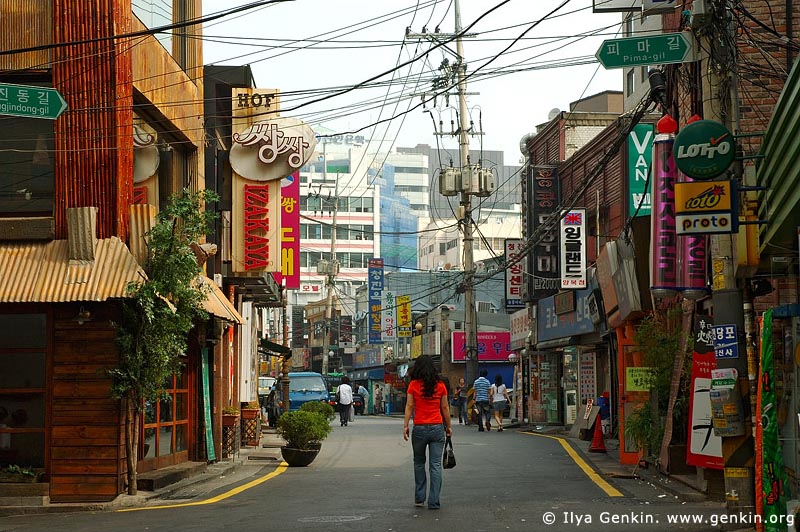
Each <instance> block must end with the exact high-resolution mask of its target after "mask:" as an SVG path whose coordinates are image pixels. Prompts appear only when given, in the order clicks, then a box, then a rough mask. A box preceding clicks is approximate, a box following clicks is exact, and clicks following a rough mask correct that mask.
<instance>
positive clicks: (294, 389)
mask: <svg viewBox="0 0 800 532" xmlns="http://www.w3.org/2000/svg"><path fill="white" fill-rule="evenodd" d="M275 396H276V397H277V398H278V400H277V401H271V402H270V405H269V406H268V407H267V417H268V419H269V425H270V426H271V427H274V426H275V423H276V422H277V420H278V417H279V416H280V414H281V412H283V408H284V404H285V401H284V398H283V384H282V382H281V381H280V379H279V380H278V382H276V383H275ZM329 399H330V396H329V395H328V389H327V388H326V386H325V380H324V379H323V377H322V374H321V373H315V372H313V371H297V372H291V373H289V408H288V410H289V411H293V410H300V407H301V406H302V405H303V404H304V403H308V402H310V401H321V402H325V403H327V402H328V401H329Z"/></svg>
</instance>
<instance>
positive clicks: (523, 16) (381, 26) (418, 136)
mask: <svg viewBox="0 0 800 532" xmlns="http://www.w3.org/2000/svg"><path fill="white" fill-rule="evenodd" d="M247 3H250V0H233V1H232V0H203V14H204V15H209V14H212V13H216V12H218V11H222V10H225V9H230V8H232V7H236V6H241V5H245V4H247ZM500 4H503V5H502V6H500V7H497V9H495V10H494V11H492V12H491V13H489V14H487V15H486V16H485V17H483V18H482V19H481V20H479V21H478V22H477V23H476V24H475V25H474V26H473V27H472V28H471V29H470V30H469V32H470V33H475V34H477V35H476V36H475V37H474V38H468V39H464V56H465V58H466V62H467V75H468V76H471V77H470V78H469V79H468V82H467V83H468V87H467V90H468V92H469V93H471V94H470V95H469V96H468V109H469V115H470V118H471V120H472V122H473V124H474V128H475V129H476V130H481V129H482V131H483V132H484V133H485V135H484V136H483V137H482V138H481V137H479V136H474V137H472V138H471V139H470V147H471V148H473V149H477V148H479V147H480V145H481V142H482V143H483V147H484V148H485V149H493V150H502V151H504V152H505V154H506V164H516V163H517V162H518V160H519V157H520V153H519V141H520V138H521V137H522V136H523V135H525V134H526V133H528V132H530V131H532V130H534V129H535V126H536V125H538V124H542V123H544V122H547V115H548V112H549V111H550V110H551V109H553V108H559V109H561V110H566V109H568V108H569V104H570V102H573V101H575V100H578V99H580V98H582V97H586V96H590V95H592V94H595V93H598V92H602V91H604V90H621V89H622V71H620V70H608V71H607V70H605V69H604V68H603V67H602V66H599V65H598V64H597V63H596V62H595V59H594V54H595V52H596V51H597V49H598V48H599V47H600V43H601V42H602V41H603V40H604V39H610V38H614V37H615V36H616V37H619V36H620V35H618V34H617V32H618V30H619V23H620V20H621V16H620V14H619V13H611V14H595V13H592V7H591V5H592V1H591V0H566V1H565V0H509V1H507V2H506V3H503V1H502V0H460V8H461V26H462V28H464V29H466V28H467V27H469V26H470V25H471V24H473V23H474V22H475V21H476V20H478V19H479V18H480V17H482V16H483V15H484V13H486V12H488V11H490V10H492V9H493V8H495V6H499V5H500ZM562 5H563V7H560V9H559V6H562ZM554 10H556V11H555V13H554V14H553V15H550V16H549V17H548V16H547V15H548V13H550V12H551V11H554ZM543 19H544V20H543ZM540 20H541V22H540V23H539V24H538V25H535V26H534V24H536V22H537V21H540ZM437 26H439V30H440V32H441V33H450V34H452V33H453V32H454V30H455V15H454V2H453V0H419V1H416V0H415V1H412V0H295V1H292V2H286V3H280V4H275V5H270V6H265V7H260V8H256V9H253V10H251V11H246V12H243V13H240V14H237V15H233V16H231V17H230V18H228V19H223V20H221V21H214V22H212V23H209V24H207V25H206V26H205V27H204V29H203V31H204V37H205V42H204V55H205V57H204V62H205V63H206V64H222V65H244V64H250V65H251V67H252V69H253V74H254V77H255V81H256V85H257V87H260V88H278V89H280V90H281V91H282V93H284V96H283V101H282V110H283V113H282V114H283V115H284V116H295V117H297V118H300V119H302V120H305V121H306V122H308V123H309V124H310V125H311V126H312V128H313V127H315V126H318V125H322V126H325V127H326V128H329V129H332V130H335V131H337V132H353V131H356V130H360V131H359V132H358V134H359V135H364V136H365V138H367V139H372V143H373V145H374V146H375V147H376V148H377V147H378V145H379V144H380V143H381V142H382V145H381V149H382V151H386V150H389V149H390V148H391V147H392V146H414V145H416V144H417V143H427V144H430V145H432V146H436V142H437V137H436V136H435V135H434V122H436V124H437V128H438V127H439V126H438V124H439V121H440V120H441V121H442V123H443V127H444V130H445V132H449V131H451V120H452V121H453V122H454V123H455V124H456V125H457V117H456V110H457V109H458V101H457V98H456V97H455V96H452V97H450V99H449V102H447V101H445V98H443V97H440V98H438V99H437V105H436V107H435V108H433V105H432V104H428V105H427V106H426V107H427V109H425V110H423V108H422V107H421V106H420V107H418V108H416V109H413V110H411V111H410V112H408V113H406V111H408V110H409V108H410V107H413V106H417V105H419V104H420V103H421V101H422V94H423V93H424V92H426V91H427V92H430V91H431V88H432V83H433V80H434V78H435V76H437V75H439V70H438V69H439V67H440V65H441V64H442V62H443V60H445V59H446V60H447V61H448V62H449V63H450V64H452V63H453V62H454V56H453V54H452V53H449V52H448V51H447V50H446V49H445V47H440V48H437V49H435V50H432V51H430V52H429V53H427V58H425V55H426V54H425V51H426V50H429V49H430V48H431V47H433V46H435V44H436V43H435V42H431V41H430V40H423V41H419V40H417V39H405V42H404V37H405V33H406V28H407V27H410V29H411V31H412V32H416V33H421V32H422V30H423V27H427V31H428V32H434V31H435V29H436V27H437ZM532 26H533V27H532ZM526 31H527V33H525V32H526ZM523 33H525V35H524V36H523V37H522V38H521V39H520V40H519V41H517V42H516V43H513V45H512V42H513V40H514V39H515V38H517V37H519V36H521V35H522V34H523ZM510 45H512V46H511V48H510V49H509V50H508V51H505V52H503V50H504V49H505V48H507V47H508V46H510ZM446 47H447V48H449V49H450V50H452V51H453V52H454V51H455V42H452V43H449V44H447V45H446ZM501 52H502V53H501ZM498 54H500V55H499V56H498ZM495 56H498V57H497V58H496V59H494V60H493V61H491V62H489V61H490V60H492V58H494V57H495ZM416 57H418V58H419V59H417V60H415V61H413V62H411V63H410V64H408V65H406V66H403V67H401V68H399V69H398V70H397V71H396V72H393V73H388V74H386V75H383V76H380V77H378V78H376V79H375V80H373V81H371V82H370V85H371V86H370V87H369V88H359V89H356V90H352V91H350V92H347V93H346V94H342V95H337V96H334V97H331V98H329V99H326V100H324V101H321V102H318V103H314V104H311V105H306V104H307V103H308V102H310V101H311V100H315V99H317V98H320V97H323V96H328V95H331V94H333V93H335V92H336V90H344V89H347V88H350V87H353V86H355V85H357V84H360V83H362V82H364V81H366V80H369V79H371V78H373V77H376V76H379V75H380V74H382V73H384V72H387V71H390V70H392V69H394V68H395V67H396V66H397V65H399V64H403V63H406V62H408V61H410V60H411V59H413V58H416ZM487 62H489V63H488V64H487ZM574 63H587V64H580V65H577V66H569V65H571V64H574ZM451 93H453V94H455V90H452V91H451ZM472 93H475V94H472ZM448 103H449V107H447V104H448ZM297 106H301V107H298V108H297V109H296V110H291V109H292V108H293V107H297ZM429 111H430V112H429ZM431 115H432V116H433V120H432V116H431ZM395 116H397V117H396V118H394V119H392V120H389V121H386V122H383V123H381V124H379V125H377V126H373V125H372V124H374V123H375V122H378V121H381V120H386V119H389V118H392V117H395ZM481 126H482V127H481ZM439 142H440V145H441V146H442V147H448V148H454V147H456V146H457V144H458V143H457V140H456V138H455V137H451V136H443V137H439Z"/></svg>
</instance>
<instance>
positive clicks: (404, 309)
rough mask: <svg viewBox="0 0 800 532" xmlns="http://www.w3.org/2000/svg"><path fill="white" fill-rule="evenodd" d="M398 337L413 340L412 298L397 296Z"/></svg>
mask: <svg viewBox="0 0 800 532" xmlns="http://www.w3.org/2000/svg"><path fill="white" fill-rule="evenodd" d="M395 303H396V304H397V336H398V338H411V296H397V297H396V298H395Z"/></svg>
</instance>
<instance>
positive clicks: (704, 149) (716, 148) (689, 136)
mask: <svg viewBox="0 0 800 532" xmlns="http://www.w3.org/2000/svg"><path fill="white" fill-rule="evenodd" d="M674 155H675V164H676V165H677V166H678V169H679V170H680V171H681V172H683V173H684V174H686V175H687V176H689V177H691V178H693V179H700V180H705V179H713V178H714V177H717V176H718V175H720V174H722V173H724V172H725V170H727V169H728V168H729V167H730V165H731V164H732V163H733V160H734V158H735V157H736V149H735V146H734V143H733V135H732V134H731V132H730V131H728V128H726V127H725V126H724V125H722V124H720V123H719V122H715V121H713V120H698V121H697V122H692V123H691V124H689V125H687V126H686V127H684V128H683V129H682V130H681V132H680V133H678V136H677V137H675V146H674Z"/></svg>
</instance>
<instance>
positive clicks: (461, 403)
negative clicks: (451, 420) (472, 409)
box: [453, 377, 469, 425]
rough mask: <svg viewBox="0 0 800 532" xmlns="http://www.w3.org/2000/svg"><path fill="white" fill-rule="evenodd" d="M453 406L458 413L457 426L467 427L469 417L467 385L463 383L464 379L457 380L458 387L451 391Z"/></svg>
mask: <svg viewBox="0 0 800 532" xmlns="http://www.w3.org/2000/svg"><path fill="white" fill-rule="evenodd" d="M453 406H455V407H456V412H457V413H458V424H459V425H461V423H462V422H463V423H464V425H469V417H468V416H467V385H466V383H465V382H464V377H461V378H460V379H458V386H456V389H455V390H454V391H453Z"/></svg>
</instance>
